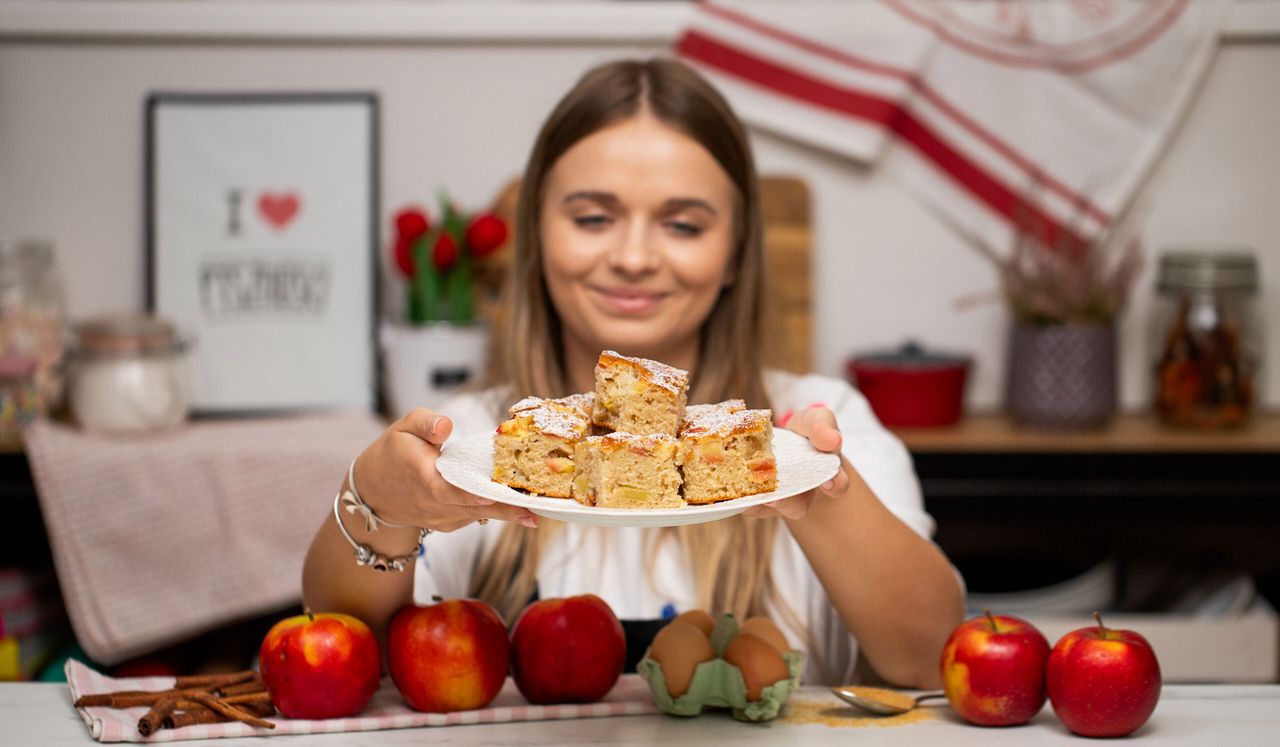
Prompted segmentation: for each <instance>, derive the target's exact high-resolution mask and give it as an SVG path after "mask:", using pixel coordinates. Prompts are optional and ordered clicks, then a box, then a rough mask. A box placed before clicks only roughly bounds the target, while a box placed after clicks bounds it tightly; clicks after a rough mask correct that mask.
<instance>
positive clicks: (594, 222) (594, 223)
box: [573, 215, 609, 228]
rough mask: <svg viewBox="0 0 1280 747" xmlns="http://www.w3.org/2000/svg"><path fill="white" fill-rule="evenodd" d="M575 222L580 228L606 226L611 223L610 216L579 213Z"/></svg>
mask: <svg viewBox="0 0 1280 747" xmlns="http://www.w3.org/2000/svg"><path fill="white" fill-rule="evenodd" d="M573 223H574V225H576V226H578V227H579V228H604V227H605V226H607V225H609V216H607V215H579V216H577V217H575V218H574V219H573Z"/></svg>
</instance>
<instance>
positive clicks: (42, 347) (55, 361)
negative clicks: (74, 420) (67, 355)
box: [0, 237, 67, 406]
mask: <svg viewBox="0 0 1280 747" xmlns="http://www.w3.org/2000/svg"><path fill="white" fill-rule="evenodd" d="M66 342H67V317H66V309H65V306H64V302H63V295H62V278H61V276H60V275H59V273H58V267H57V263H56V262H55V260H54V253H53V245H52V244H51V243H50V242H48V241H42V240H34V239H9V238H5V237H0V357H3V358H9V359H15V358H22V359H33V360H34V361H35V371H34V373H33V374H32V376H33V377H34V383H35V386H36V389H37V391H38V393H39V394H40V398H41V402H42V406H53V405H55V404H56V403H57V401H58V400H59V399H60V397H61V391H62V380H61V375H60V374H61V367H60V365H59V364H60V362H61V360H62V354H63V350H64V349H65V348H66Z"/></svg>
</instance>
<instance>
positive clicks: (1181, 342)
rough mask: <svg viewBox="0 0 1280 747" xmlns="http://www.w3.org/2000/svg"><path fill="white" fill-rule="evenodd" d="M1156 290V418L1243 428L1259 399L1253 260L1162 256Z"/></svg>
mask: <svg viewBox="0 0 1280 747" xmlns="http://www.w3.org/2000/svg"><path fill="white" fill-rule="evenodd" d="M1156 289H1157V299H1156V304H1155V306H1154V308H1153V316H1152V348H1153V353H1154V365H1155V409H1156V413H1157V415H1158V416H1159V417H1160V419H1161V420H1162V421H1164V422H1165V423H1168V424H1170V425H1177V426H1186V427H1193V428H1223V427H1234V426H1241V425H1244V424H1245V423H1246V422H1248V420H1249V417H1250V415H1251V414H1252V412H1253V409H1254V405H1255V403H1256V402H1257V401H1258V398H1259V395H1260V392H1259V385H1260V383H1261V376H1260V371H1259V367H1260V365H1261V362H1262V358H1263V357H1262V340H1263V332H1262V318H1261V315H1260V313H1259V310H1258V304H1257V294H1258V262H1257V258H1256V257H1255V256H1254V255H1253V254H1252V253H1249V252H1245V251H1238V250H1220V251H1207V250H1200V251H1181V250H1180V251H1172V252H1168V253H1165V254H1163V255H1162V256H1161V257H1160V267H1159V275H1158V279H1157V285H1156Z"/></svg>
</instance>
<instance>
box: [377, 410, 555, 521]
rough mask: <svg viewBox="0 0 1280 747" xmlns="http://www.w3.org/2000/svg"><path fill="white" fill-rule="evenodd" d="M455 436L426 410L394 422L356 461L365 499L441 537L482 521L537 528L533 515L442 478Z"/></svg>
mask: <svg viewBox="0 0 1280 747" xmlns="http://www.w3.org/2000/svg"><path fill="white" fill-rule="evenodd" d="M452 432H453V423H452V422H450V420H449V418H447V417H445V416H444V415H439V414H437V413H434V412H432V411H431V410H428V409H426V408H421V407H420V408H418V409H415V410H413V411H412V412H410V413H409V414H408V415H405V416H404V417H402V418H400V419H399V420H397V421H396V422H394V423H392V424H391V426H390V427H389V428H387V430H386V432H385V433H383V434H382V435H381V436H379V437H378V440H376V441H374V442H373V443H372V444H370V446H369V448H367V449H365V450H364V452H363V453H361V454H360V458H359V459H357V460H356V469H355V474H356V487H357V488H358V489H359V491H360V497H361V498H362V499H364V502H365V503H367V504H368V505H369V507H370V508H372V509H373V511H374V513H376V514H377V515H378V516H379V517H380V518H382V519H385V520H387V521H389V522H394V523H396V524H407V525H409V526H415V527H426V528H427V529H431V530H433V531H437V532H452V531H454V530H455V529H460V528H462V527H464V526H466V525H467V524H470V523H471V522H473V521H478V520H481V519H502V520H503V521H516V522H519V523H521V524H523V525H524V526H527V527H531V528H532V527H536V526H537V525H538V520H537V517H535V516H534V515H533V514H532V513H530V512H529V511H528V510H526V509H523V508H519V507H517V506H508V505H505V504H502V503H497V502H495V501H491V500H489V499H488V498H482V497H480V496H478V495H473V494H471V493H468V492H466V491H464V490H459V489H458V488H456V487H454V486H453V485H450V484H449V483H448V482H446V481H445V479H444V478H443V477H441V476H440V471H439V470H438V469H436V459H437V458H439V456H440V447H441V446H442V445H443V444H444V442H445V441H446V440H447V439H448V438H449V434H450V433H452Z"/></svg>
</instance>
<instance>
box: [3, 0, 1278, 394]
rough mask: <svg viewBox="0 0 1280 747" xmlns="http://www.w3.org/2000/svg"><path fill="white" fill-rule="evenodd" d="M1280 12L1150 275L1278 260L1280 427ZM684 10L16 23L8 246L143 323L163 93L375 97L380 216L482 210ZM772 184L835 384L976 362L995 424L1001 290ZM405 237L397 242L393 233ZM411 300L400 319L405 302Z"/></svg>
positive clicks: (850, 183) (1212, 83) (783, 160)
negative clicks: (1165, 257) (803, 220)
mask: <svg viewBox="0 0 1280 747" xmlns="http://www.w3.org/2000/svg"><path fill="white" fill-rule="evenodd" d="M1277 6H1280V3H1277V2H1271V1H1270V0H1242V2H1239V3H1237V5H1236V7H1235V8H1233V12H1232V15H1231V19H1230V20H1229V22H1228V24H1227V29H1226V30H1225V32H1224V36H1223V44H1222V47H1221V49H1220V51H1219V54H1218V56H1217V59H1216V61H1215V62H1214V64H1213V67H1212V69H1211V70H1210V72H1209V75H1208V77H1207V80H1206V82H1205V84H1204V88H1203V90H1202V91H1201V93H1200V96H1199V98H1198V100H1197V102H1196V103H1195V104H1194V105H1193V107H1192V110H1191V114H1190V116H1189V118H1188V120H1187V121H1186V123H1185V125H1184V126H1183V127H1182V129H1181V131H1180V132H1179V133H1178V134H1177V136H1176V137H1175V139H1174V141H1173V144H1172V146H1171V148H1170V150H1169V152H1168V153H1167V154H1166V156H1165V157H1164V158H1163V159H1162V161H1161V163H1160V164H1159V165H1158V167H1157V168H1156V170H1155V173H1154V175H1153V177H1152V179H1151V181H1150V183H1149V186H1148V188H1147V189H1146V190H1145V192H1144V200H1145V202H1146V205H1147V209H1148V210H1149V219H1148V221H1147V225H1146V236H1147V252H1148V255H1149V256H1151V255H1152V253H1153V252H1154V251H1156V250H1159V249H1161V248H1167V247H1170V246H1173V245H1176V244H1187V243H1200V242H1213V243H1231V244H1239V245H1241V246H1244V247H1249V248H1252V249H1253V250H1255V251H1256V252H1257V253H1258V254H1259V256H1260V259H1261V264H1262V284H1263V293H1264V297H1263V299H1264V300H1263V303H1264V307H1263V308H1264V310H1265V315H1266V317H1267V319H1268V320H1269V322H1270V324H1269V326H1268V331H1267V335H1268V338H1267V347H1268V349H1269V350H1270V351H1271V352H1270V361H1269V363H1270V364H1271V365H1269V366H1268V368H1267V373H1266V377H1267V382H1266V387H1265V388H1266V391H1265V395H1264V396H1265V402H1266V404H1267V405H1268V406H1270V407H1273V408H1274V407H1276V406H1277V405H1280V365H1276V364H1277V363H1280V353H1277V351H1280V145H1277V133H1280V93H1278V91H1280V87H1278V86H1277V80H1280V7H1277ZM684 11H685V8H684V4H683V3H678V2H652V3H643V4H642V3H582V2H568V3H566V2H550V3H538V2H528V3H522V2H510V1H497V0H493V1H488V2H473V3H465V4H462V3H431V2H422V3H404V2H391V1H389V0H377V1H375V2H368V3H334V2H315V1H313V0H299V1H295V2H271V3H256V4H255V3H242V2H204V3H194V4H190V3H173V2H164V1H154V0H153V1H152V2H117V1H112V2H105V3H94V2H81V1H79V0H66V1H64V2H49V1H30V0H20V1H16V2H15V1H14V0H4V1H3V2H0V228H3V230H4V231H5V232H7V233H10V234H17V235H33V236H44V237H48V238H50V239H52V240H53V241H54V242H55V244H56V248H57V252H58V259H59V262H60V264H61V267H62V273H63V276H64V278H65V282H66V285H67V296H68V305H69V309H70V312H71V314H72V315H73V316H75V317H80V316H84V315H86V314H90V313H94V312H98V311H104V310H112V309H121V308H141V306H142V304H143V263H144V259H143V252H144V245H143V207H144V204H143V161H144V153H143V123H144V110H143V104H144V100H145V98H146V96H147V95H148V94H149V93H151V92H155V91H312V90H352V89H356V90H369V91H374V92H376V93H377V94H378V96H379V97H380V100H381V114H382V130H381V132H382V141H381V149H382V185H381V186H382V209H383V214H384V217H385V216H389V215H390V214H391V212H392V211H394V210H395V209H396V208H398V207H400V206H403V205H404V204H406V203H410V202H421V203H430V202H431V201H432V200H433V199H434V195H435V192H436V191H437V189H438V188H440V187H445V186H447V187H448V189H449V190H450V191H451V192H452V193H453V194H454V196H455V197H456V199H457V200H459V201H460V202H461V203H463V204H465V205H468V206H475V207H478V206H481V205H484V204H486V203H487V202H488V201H490V200H491V199H492V198H493V197H494V195H495V193H496V191H497V190H498V189H499V188H500V187H501V186H502V185H504V184H505V183H506V182H507V181H508V180H509V179H510V178H512V177H513V176H515V175H517V174H518V173H519V172H520V171H521V169H522V167H523V162H524V159H525V158H526V156H527V152H528V148H529V146H530V144H531V142H532V140H533V138H534V135H535V133H536V128H537V127H538V125H539V123H540V122H541V120H542V119H543V117H544V116H545V115H546V113H547V112H548V111H549V109H550V107H551V106H552V105H553V103H554V102H555V100H556V99H557V97H558V96H559V95H561V94H562V93H563V92H564V91H565V90H566V89H567V88H568V87H569V86H570V85H571V84H572V82H573V81H574V80H575V79H576V77H577V76H578V75H579V74H581V73H582V72H583V71H584V70H585V69H586V68H587V67H589V66H591V65H593V64H595V63H597V62H600V61H603V60H608V59H612V58H616V57H621V56H628V55H652V54H661V53H663V52H664V51H665V50H666V48H667V45H668V43H669V41H670V39H671V38H672V37H673V35H674V34H675V32H676V30H677V29H678V27H679V24H680V19H681V17H682V13H683V12H684ZM753 137H754V143H755V147H756V153H757V156H758V159H759V165H760V169H761V171H762V172H768V173H787V174H795V175H799V176H801V177H802V178H803V179H805V180H806V181H807V182H808V184H809V186H810V189H811V190H812V199H813V206H814V214H813V225H814V228H815V252H816V258H815V267H814V278H815V287H814V289H813V293H814V311H815V318H816V325H817V329H816V330H815V350H816V355H815V358H816V359H815V360H814V365H815V368H816V369H817V370H819V371H822V372H825V373H831V374H837V375H839V374H841V373H842V372H843V364H844V360H845V359H846V357H848V356H849V355H850V354H852V353H854V352H863V351H866V350H867V349H870V348H882V347H891V346H896V345H897V344H898V343H900V342H901V341H902V340H903V339H905V338H907V337H911V338H915V339H918V340H921V341H923V342H924V343H926V344H927V345H929V346H934V347H938V348H942V349H949V350H958V351H967V352H972V353H974V354H975V356H976V360H977V366H976V370H975V372H974V374H975V378H974V379H973V380H972V383H971V387H970V390H969V404H970V406H971V407H975V408H980V409H982V408H991V407H994V406H996V405H997V404H998V402H999V395H1000V390H999V387H1000V385H1001V371H1002V359H1003V355H1004V349H1005V339H1004V336H1005V330H1006V324H1005V321H1004V314H1005V311H1004V308H1003V306H1002V305H1001V304H999V303H991V304H987V305H984V306H981V307H979V308H977V309H974V310H969V311H963V312H961V311H957V310H956V308H955V301H956V300H957V299H958V298H959V297H961V296H964V295H968V294H972V293H974V292H979V291H984V290H988V289H993V288H995V287H996V282H995V274H994V272H993V269H992V268H991V267H990V266H989V265H988V264H986V263H985V261H984V260H982V259H981V258H980V257H979V256H978V255H977V254H976V253H975V252H974V251H973V250H972V249H970V248H969V247H967V246H966V245H964V244H963V243H962V242H961V241H960V240H959V239H958V238H957V237H955V236H954V235H953V234H952V233H950V232H949V230H948V229H947V228H946V227H945V226H943V225H942V224H941V223H939V222H938V221H937V220H936V219H935V218H934V217H933V216H932V215H931V214H930V213H928V212H926V211H925V210H924V209H923V208H922V207H921V206H920V205H919V204H918V203H917V202H915V201H913V200H912V198H911V197H910V196H909V195H908V194H907V193H906V192H905V191H904V190H903V189H902V188H901V186H900V185H898V184H895V183H892V182H890V181H888V180H886V179H885V178H883V177H882V176H881V175H880V174H878V173H876V172H875V171H867V170H864V169H862V168H861V167H859V166H858V165H857V164H855V163H853V162H851V161H847V160H844V159H841V158H839V157H835V156H832V155H831V154H828V153H825V152H822V151H818V150H814V149H811V148H806V147H802V146H798V145H796V144H793V143H791V142H789V141H787V140H785V139H781V138H779V137H776V136H773V135H767V134H763V133H759V132H756V133H753ZM384 225H385V222H384ZM1153 269H1154V262H1148V264H1147V266H1146V268H1145V270H1144V273H1143V276H1142V278H1141V280H1140V281H1139V285H1138V289H1137V292H1136V294H1135V302H1134V303H1133V304H1132V306H1131V308H1130V310H1129V312H1128V314H1127V315H1126V317H1125V321H1124V323H1123V326H1122V365H1121V398H1122V403H1123V405H1124V406H1126V407H1131V408H1136V407H1143V406H1145V405H1146V403H1147V401H1148V397H1149V392H1150V384H1149V379H1150V376H1149V371H1148V365H1147V362H1146V360H1147V356H1148V351H1147V349H1146V337H1147V335H1146V334H1145V330H1144V324H1145V322H1146V318H1147V310H1148V308H1149V306H1150V300H1151V296H1152V271H1153ZM400 295H401V294H399V293H394V294H392V295H391V296H389V298H395V299H398V298H399V297H400Z"/></svg>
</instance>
